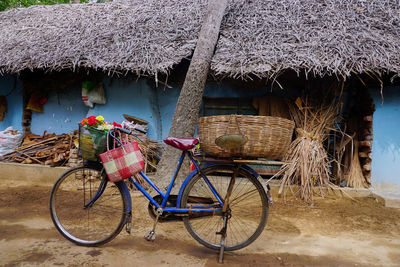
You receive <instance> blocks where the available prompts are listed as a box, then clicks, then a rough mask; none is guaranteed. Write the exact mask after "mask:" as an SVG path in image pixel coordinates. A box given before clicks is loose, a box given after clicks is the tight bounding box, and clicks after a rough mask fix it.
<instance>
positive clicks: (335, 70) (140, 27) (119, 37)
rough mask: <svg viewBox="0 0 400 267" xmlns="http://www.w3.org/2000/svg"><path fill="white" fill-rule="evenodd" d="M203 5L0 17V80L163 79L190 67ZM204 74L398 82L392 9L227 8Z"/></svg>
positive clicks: (397, 6)
mask: <svg viewBox="0 0 400 267" xmlns="http://www.w3.org/2000/svg"><path fill="white" fill-rule="evenodd" d="M206 6H207V0H185V1H182V0H163V1H160V0H120V1H118V2H112V3H106V4H86V5H56V6H34V7H30V8H25V9H14V10H9V11H6V12H2V13H0V25H2V26H1V27H0V72H19V71H21V70H23V69H26V68H27V69H35V68H41V69H48V70H60V69H64V68H72V69H74V68H77V67H89V68H94V69H100V70H104V71H111V72H113V71H119V72H126V71H133V72H148V73H152V74H154V73H156V72H167V71H168V69H170V68H171V67H173V65H174V64H177V63H179V62H180V61H181V60H182V59H183V58H185V57H189V56H190V55H191V54H192V52H193V49H194V47H195V43H196V39H197V34H198V32H199V29H200V27H201V22H202V19H203V16H204V14H205V11H206ZM221 27H222V29H221V36H220V39H219V42H218V44H217V49H216V53H215V56H214V58H213V61H212V66H211V68H212V70H213V71H214V72H215V73H217V74H219V75H223V76H232V77H242V78H243V77H247V76H249V75H256V76H260V77H270V76H273V75H277V74H279V73H280V72H282V71H283V70H286V69H292V70H295V71H298V72H299V71H302V70H304V71H306V72H307V73H309V72H311V73H315V74H317V75H326V74H328V75H338V76H344V77H345V76H349V75H351V74H352V73H363V72H374V73H378V74H379V73H382V72H393V73H397V74H400V3H399V1H398V0H369V1H361V0H358V1H357V0H319V1H315V0H314V1H311V0H281V1H276V0H233V1H232V2H231V3H230V6H229V9H228V10H227V13H226V16H225V17H224V20H223V23H222V26H221Z"/></svg>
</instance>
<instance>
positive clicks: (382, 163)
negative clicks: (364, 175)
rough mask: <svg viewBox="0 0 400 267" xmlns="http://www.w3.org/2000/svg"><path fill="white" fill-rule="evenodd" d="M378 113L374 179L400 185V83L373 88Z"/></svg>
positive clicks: (384, 184)
mask: <svg viewBox="0 0 400 267" xmlns="http://www.w3.org/2000/svg"><path fill="white" fill-rule="evenodd" d="M370 92H371V95H372V96H373V99H374V104H375V109H376V111H375V113H374V119H373V131H374V141H373V145H372V170H371V171H372V183H373V184H375V185H378V186H388V185H395V186H398V187H399V188H400V86H391V87H385V88H384V89H383V96H384V99H383V103H382V98H381V95H380V90H379V89H371V90H370Z"/></svg>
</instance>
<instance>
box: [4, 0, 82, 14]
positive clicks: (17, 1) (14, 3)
mask: <svg viewBox="0 0 400 267" xmlns="http://www.w3.org/2000/svg"><path fill="white" fill-rule="evenodd" d="M71 2H72V1H71V0H0V11H4V10H7V9H11V8H17V7H28V6H32V5H55V4H69V3H71ZM80 2H81V3H87V2H88V0H80Z"/></svg>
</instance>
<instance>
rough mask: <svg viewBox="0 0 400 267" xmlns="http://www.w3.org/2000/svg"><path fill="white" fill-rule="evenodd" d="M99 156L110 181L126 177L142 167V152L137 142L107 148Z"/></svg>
mask: <svg viewBox="0 0 400 267" xmlns="http://www.w3.org/2000/svg"><path fill="white" fill-rule="evenodd" d="M107 141H108V140H107ZM107 143H108V142H107ZM107 147H108V145H107ZM99 156H100V160H101V162H102V163H103V166H104V169H105V171H106V173H107V176H108V179H109V180H110V181H111V182H118V181H121V180H124V179H127V178H129V177H131V176H132V175H134V174H135V173H138V172H140V171H141V170H143V169H144V161H143V157H142V153H141V152H140V150H139V145H138V143H137V142H128V143H125V144H124V146H121V147H117V148H114V149H111V150H108V151H106V152H104V153H102V154H100V155H99Z"/></svg>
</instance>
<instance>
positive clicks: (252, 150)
mask: <svg viewBox="0 0 400 267" xmlns="http://www.w3.org/2000/svg"><path fill="white" fill-rule="evenodd" d="M293 129H294V122H293V121H291V120H288V119H283V118H279V117H270V116H247V115H220V116H209V117H202V118H200V119H199V128H198V135H199V138H200V142H201V149H202V150H203V151H204V152H205V153H206V154H208V155H211V156H216V157H222V158H226V157H242V158H268V159H280V158H282V157H283V155H284V154H285V152H286V150H287V149H288V147H289V144H290V141H291V139H292V134H293ZM226 134H242V135H245V136H247V138H248V139H249V141H248V142H247V143H246V144H245V145H244V146H243V147H241V148H238V149H221V148H220V147H218V146H217V145H216V144H215V139H216V138H218V137H219V136H222V135H226Z"/></svg>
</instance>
